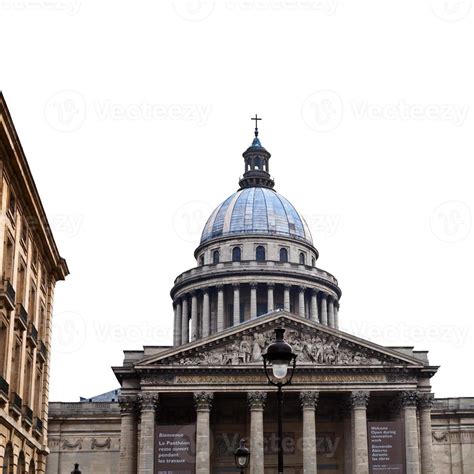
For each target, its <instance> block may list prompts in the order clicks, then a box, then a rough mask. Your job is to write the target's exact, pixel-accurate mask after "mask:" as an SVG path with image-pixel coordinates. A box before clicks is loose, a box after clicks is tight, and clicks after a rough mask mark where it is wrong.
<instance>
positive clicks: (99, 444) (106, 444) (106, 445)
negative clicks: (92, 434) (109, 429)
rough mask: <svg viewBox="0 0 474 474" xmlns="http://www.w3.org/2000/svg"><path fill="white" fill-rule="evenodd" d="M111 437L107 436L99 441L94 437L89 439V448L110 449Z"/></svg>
mask: <svg viewBox="0 0 474 474" xmlns="http://www.w3.org/2000/svg"><path fill="white" fill-rule="evenodd" d="M111 442H112V440H111V438H107V439H106V440H105V441H99V440H97V439H96V438H92V439H91V449H110V445H111Z"/></svg>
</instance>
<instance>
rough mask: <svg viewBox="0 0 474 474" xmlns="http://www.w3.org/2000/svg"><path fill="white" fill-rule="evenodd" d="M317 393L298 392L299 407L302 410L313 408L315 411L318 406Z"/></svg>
mask: <svg viewBox="0 0 474 474" xmlns="http://www.w3.org/2000/svg"><path fill="white" fill-rule="evenodd" d="M318 400H319V392H311V391H305V392H300V402H301V407H302V408H303V409H304V408H313V409H315V408H316V407H317V406H318Z"/></svg>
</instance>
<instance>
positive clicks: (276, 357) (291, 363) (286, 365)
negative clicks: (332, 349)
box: [262, 327, 296, 474]
mask: <svg viewBox="0 0 474 474" xmlns="http://www.w3.org/2000/svg"><path fill="white" fill-rule="evenodd" d="M284 334H285V330H284V329H283V328H282V327H279V328H277V329H275V342H273V343H272V344H270V345H269V346H268V347H267V352H266V353H265V354H263V356H262V357H263V368H264V369H265V375H266V376H267V379H268V383H270V384H271V385H274V386H275V387H277V388H278V474H283V420H282V417H283V415H282V413H283V390H282V388H283V387H284V386H285V385H289V384H290V383H291V379H292V378H293V375H294V373H295V367H296V354H295V353H294V352H293V350H292V348H291V346H290V345H289V344H288V343H287V342H285V340H284V339H283V335H284ZM270 369H271V373H272V375H270ZM288 369H290V370H289V372H288Z"/></svg>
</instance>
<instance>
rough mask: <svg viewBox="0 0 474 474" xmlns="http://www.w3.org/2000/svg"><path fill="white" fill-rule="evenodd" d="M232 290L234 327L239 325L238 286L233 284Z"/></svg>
mask: <svg viewBox="0 0 474 474" xmlns="http://www.w3.org/2000/svg"><path fill="white" fill-rule="evenodd" d="M232 287H233V288H234V326H237V325H238V324H240V284H239V283H233V284H232Z"/></svg>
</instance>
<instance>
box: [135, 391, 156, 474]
mask: <svg viewBox="0 0 474 474" xmlns="http://www.w3.org/2000/svg"><path fill="white" fill-rule="evenodd" d="M139 400H140V405H141V412H142V416H141V424H140V453H139V469H138V473H139V474H154V472H155V471H154V461H155V459H154V457H155V410H156V408H157V406H158V395H157V394H155V393H149V392H143V393H142V394H141V395H140V396H139Z"/></svg>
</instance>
